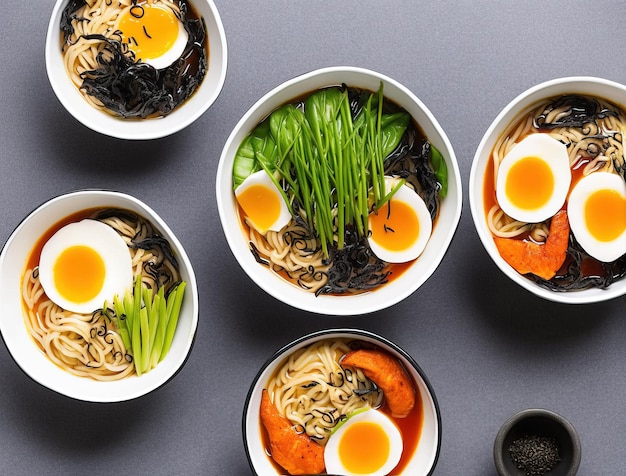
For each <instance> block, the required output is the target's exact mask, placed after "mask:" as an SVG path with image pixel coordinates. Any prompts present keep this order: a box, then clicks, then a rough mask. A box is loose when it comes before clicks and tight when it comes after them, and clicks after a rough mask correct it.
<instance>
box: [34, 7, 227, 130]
mask: <svg viewBox="0 0 626 476" xmlns="http://www.w3.org/2000/svg"><path fill="white" fill-rule="evenodd" d="M67 3H68V0H57V2H56V4H55V5H54V9H53V10H52V15H51V17H50V23H49V24H48V32H47V36H46V49H45V57H46V58H45V59H46V71H47V73H48V79H49V81H50V85H51V86H52V89H53V90H54V93H55V94H56V95H57V97H58V99H59V101H60V102H61V104H63V106H64V107H65V108H66V109H67V111H68V112H69V113H70V114H71V115H72V116H74V118H76V119H77V120H78V121H80V122H81V123H83V124H84V125H85V126H87V127H89V128H90V129H93V130H94V131H96V132H100V133H102V134H105V135H108V136H111V137H117V138H120V139H136V140H147V139H156V138H159V137H165V136H168V135H171V134H174V133H175V132H178V131H180V130H182V129H184V128H185V127H187V126H188V125H190V124H191V123H192V122H194V121H195V120H196V119H198V118H199V117H200V116H201V115H202V114H203V113H204V112H205V111H206V110H207V109H208V108H209V107H210V106H211V105H212V104H213V103H214V102H215V100H216V99H217V97H218V96H219V94H220V92H221V90H222V86H223V85H224V81H225V79H226V69H227V56H228V55H227V45H226V34H225V32H224V27H223V24H222V20H221V18H220V15H219V12H218V10H217V7H216V6H215V4H214V3H213V0H191V3H192V5H193V6H194V8H195V9H196V11H197V13H198V14H199V15H200V16H202V17H203V18H204V20H205V23H206V30H207V35H208V44H209V56H208V65H207V73H206V76H205V77H204V80H203V81H202V83H201V85H200V87H199V88H198V89H197V90H196V91H195V92H194V94H193V95H192V96H191V97H190V98H189V99H188V100H187V101H186V102H185V103H184V104H182V105H181V106H179V107H178V108H177V109H175V110H174V111H173V112H172V113H170V114H169V115H167V116H166V117H163V118H159V119H133V120H125V119H121V118H117V117H114V116H111V115H110V114H107V113H106V112H102V111H99V110H97V109H95V108H94V107H93V106H91V105H90V104H89V103H87V101H85V99H84V98H83V96H82V94H81V93H80V91H78V89H77V88H76V87H75V86H74V84H73V83H72V81H71V80H70V78H69V77H68V75H67V72H66V71H65V67H64V66H63V57H62V55H61V40H60V38H61V33H60V29H59V25H60V21H61V15H62V13H63V9H64V8H65V6H66V5H67Z"/></svg>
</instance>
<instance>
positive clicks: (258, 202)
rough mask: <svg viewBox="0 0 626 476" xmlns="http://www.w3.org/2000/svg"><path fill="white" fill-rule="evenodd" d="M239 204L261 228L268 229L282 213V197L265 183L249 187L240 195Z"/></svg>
mask: <svg viewBox="0 0 626 476" xmlns="http://www.w3.org/2000/svg"><path fill="white" fill-rule="evenodd" d="M238 200H239V205H241V208H243V211H244V212H246V215H248V216H249V217H250V218H251V219H252V220H253V221H254V223H255V225H257V226H258V227H259V228H261V229H263V230H268V229H269V228H270V227H271V226H272V224H273V223H274V222H275V221H276V220H277V219H278V216H279V214H280V199H279V198H278V197H277V196H276V193H275V192H274V191H273V190H272V189H271V188H269V187H267V186H266V185H263V184H256V185H252V186H250V187H248V188H247V189H246V190H244V191H243V192H242V193H241V194H239V196H238Z"/></svg>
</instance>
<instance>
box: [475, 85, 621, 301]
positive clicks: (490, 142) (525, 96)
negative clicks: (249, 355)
mask: <svg viewBox="0 0 626 476" xmlns="http://www.w3.org/2000/svg"><path fill="white" fill-rule="evenodd" d="M570 93H572V94H588V95H592V96H597V97H601V98H604V99H607V100H609V101H611V102H613V103H614V104H617V105H622V106H624V105H626V86H624V85H622V84H619V83H615V82H612V81H608V80H605V79H601V78H594V77H565V78H559V79H554V80H551V81H547V82H544V83H541V84H539V85H537V86H534V87H532V88H530V89H528V90H527V91H525V92H523V93H522V94H520V95H519V96H517V97H516V98H515V99H513V101H511V102H510V103H509V104H508V105H507V106H506V107H505V108H504V109H503V110H502V112H500V114H498V116H497V117H496V118H495V119H494V121H493V122H492V123H491V125H490V126H489V128H488V129H487V132H485V135H484V136H483V138H482V140H481V141H480V144H479V145H478V149H477V150H476V154H475V155H474V161H473V163H472V168H471V172H470V179H469V201H470V209H471V212H472V217H473V220H474V225H475V226H476V230H477V232H478V236H479V237H480V240H481V241H482V243H483V246H484V247H485V249H486V250H487V253H489V256H491V259H493V261H494V262H495V263H496V265H497V266H498V267H499V268H500V269H501V270H502V272H503V273H504V274H505V275H506V276H508V277H509V278H510V279H512V280H513V281H514V282H515V283H517V284H519V285H520V286H521V287H523V288H524V289H526V290H528V291H530V292H532V293H534V294H535V295H537V296H540V297H542V298H544V299H547V300H549V301H555V302H561V303H570V304H585V303H592V302H599V301H606V300H609V299H613V298H615V297H618V296H622V295H624V294H625V293H626V279H622V280H620V281H618V282H616V283H613V284H612V285H611V286H610V287H609V288H608V289H604V290H603V289H597V288H590V289H585V290H580V291H569V292H555V291H550V290H548V289H545V288H542V287H540V286H539V285H537V284H536V283H534V282H533V281H531V280H530V279H528V278H526V277H524V276H523V275H521V274H519V273H518V272H517V271H516V270H515V269H513V268H512V267H511V266H510V265H509V264H508V263H507V262H506V261H504V259H503V258H502V257H501V256H500V253H499V252H498V250H497V248H496V246H495V243H494V241H493V237H492V235H491V232H490V231H489V228H488V226H487V218H486V211H485V206H484V196H483V189H484V183H485V171H486V168H487V165H488V163H489V157H490V155H491V151H492V149H493V147H494V145H495V143H496V141H497V139H498V138H499V136H500V135H501V134H502V133H503V131H504V130H505V129H506V128H507V127H508V126H509V124H510V123H511V122H512V121H514V120H515V119H516V118H517V117H519V116H520V115H522V114H524V113H526V112H528V111H530V110H531V109H532V107H533V105H535V104H536V103H538V102H539V101H541V100H544V99H547V98H550V97H553V96H560V95H563V94H570Z"/></svg>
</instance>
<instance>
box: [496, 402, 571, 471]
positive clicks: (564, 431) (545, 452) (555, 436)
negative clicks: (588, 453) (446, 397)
mask: <svg viewBox="0 0 626 476" xmlns="http://www.w3.org/2000/svg"><path fill="white" fill-rule="evenodd" d="M554 445H556V447H557V448H558V461H557V462H556V463H555V464H548V466H549V467H551V468H552V469H550V470H549V471H545V470H543V469H540V467H539V466H538V465H536V462H537V461H540V460H543V461H544V462H546V461H550V460H552V459H553V456H554V453H553V451H554V449H555V448H554ZM511 449H513V450H514V453H515V454H519V453H521V456H519V457H517V458H516V459H517V461H518V462H520V461H527V463H526V469H520V468H518V465H517V464H516V462H515V461H514V456H513V455H512V454H511ZM516 450H518V451H519V453H518V452H517V451H516ZM580 455H581V447H580V438H579V437H578V433H577V432H576V429H575V428H574V426H573V425H572V424H571V423H570V422H569V421H567V420H566V419H565V418H563V417H562V416H561V415H559V414H557V413H555V412H552V411H550V410H544V409H538V408H531V409H528V410H523V411H521V412H519V413H516V414H515V415H513V416H512V417H511V418H509V419H508V420H507V421H506V422H505V423H504V425H502V428H500V431H498V434H497V435H496V439H495V442H494V445H493V457H494V460H495V465H496V469H497V470H498V474H499V475H500V476H526V475H529V474H531V475H545V476H574V475H575V474H576V473H577V472H578V466H579V465H580ZM533 471H534V472H533ZM544 471H545V472H544Z"/></svg>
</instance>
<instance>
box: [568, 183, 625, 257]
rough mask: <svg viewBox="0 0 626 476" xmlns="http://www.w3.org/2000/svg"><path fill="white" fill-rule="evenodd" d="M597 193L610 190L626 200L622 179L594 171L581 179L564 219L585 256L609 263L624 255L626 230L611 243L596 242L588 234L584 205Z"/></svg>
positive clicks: (575, 188) (571, 197)
mask: <svg viewBox="0 0 626 476" xmlns="http://www.w3.org/2000/svg"><path fill="white" fill-rule="evenodd" d="M598 190H613V191H615V192H617V193H618V194H619V195H620V196H621V197H623V198H624V199H625V200H626V182H624V180H623V179H622V177H620V176H619V175H616V174H613V173H610V172H595V173H592V174H589V175H587V176H586V177H584V178H582V179H581V180H580V181H579V182H578V183H577V184H576V186H575V187H574V189H573V190H572V192H571V194H570V197H569V200H568V204H567V216H568V218H569V222H570V227H571V229H572V233H573V234H574V236H575V237H576V240H577V241H578V243H579V244H580V246H582V248H583V249H584V250H585V251H586V252H587V254H589V256H592V257H594V258H595V259H597V260H599V261H603V262H606V263H610V262H612V261H615V260H616V259H617V258H619V257H620V256H622V255H624V254H626V230H624V231H623V232H622V233H621V235H619V236H618V237H617V238H615V239H614V240H612V241H599V240H598V239H597V238H595V237H594V236H593V235H592V234H591V233H590V232H589V230H588V228H587V224H586V223H585V212H584V208H585V202H586V201H587V199H588V198H589V196H590V195H592V194H593V193H594V192H596V191H598Z"/></svg>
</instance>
